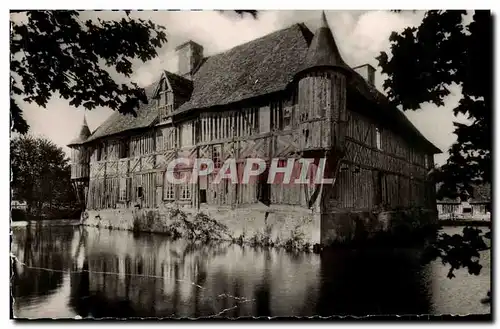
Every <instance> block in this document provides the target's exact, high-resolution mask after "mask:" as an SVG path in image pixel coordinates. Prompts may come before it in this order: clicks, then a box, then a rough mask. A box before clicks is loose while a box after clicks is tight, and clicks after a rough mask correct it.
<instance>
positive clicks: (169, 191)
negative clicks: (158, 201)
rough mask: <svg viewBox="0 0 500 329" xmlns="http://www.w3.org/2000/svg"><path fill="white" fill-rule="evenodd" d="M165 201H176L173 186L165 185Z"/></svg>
mask: <svg viewBox="0 0 500 329" xmlns="http://www.w3.org/2000/svg"><path fill="white" fill-rule="evenodd" d="M163 200H167V201H173V200H175V190H174V185H173V184H170V183H165V185H164V188H163Z"/></svg>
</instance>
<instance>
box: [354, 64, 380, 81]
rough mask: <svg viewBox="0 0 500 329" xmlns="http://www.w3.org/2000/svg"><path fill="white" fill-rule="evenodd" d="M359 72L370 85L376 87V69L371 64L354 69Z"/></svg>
mask: <svg viewBox="0 0 500 329" xmlns="http://www.w3.org/2000/svg"><path fill="white" fill-rule="evenodd" d="M353 69H354V71H356V72H358V73H359V74H360V75H361V76H362V77H363V78H364V79H365V80H366V81H367V82H368V83H369V84H370V85H372V86H375V71H376V70H375V68H374V67H373V66H371V65H370V64H363V65H360V66H356V67H355V68H353Z"/></svg>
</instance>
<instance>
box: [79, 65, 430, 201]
mask: <svg viewBox="0 0 500 329" xmlns="http://www.w3.org/2000/svg"><path fill="white" fill-rule="evenodd" d="M341 78H342V76H341V75H338V74H336V73H335V72H330V73H328V74H327V73H321V74H320V73H312V74H311V75H310V76H307V77H304V78H302V79H301V80H300V81H299V83H298V84H296V85H295V86H294V87H292V88H290V89H289V90H288V91H287V92H285V93H279V94H273V95H269V96H268V97H266V98H264V99H260V100H259V101H258V102H256V101H254V102H247V103H244V104H241V105H238V106H235V107H232V108H231V107H227V108H224V109H223V110H220V111H207V112H201V113H199V114H198V115H197V116H191V117H185V118H183V119H182V120H180V121H176V122H175V123H174V124H172V123H170V124H161V125H157V126H155V127H151V128H150V129H149V130H145V131H141V132H135V133H134V134H131V133H129V134H123V136H120V137H113V138H108V139H104V140H103V141H101V142H99V143H96V144H94V145H93V146H92V155H91V157H90V181H89V191H88V193H89V195H88V204H87V208H89V209H104V208H117V207H125V208H130V207H135V206H137V205H139V206H140V207H145V208H154V207H159V206H160V205H162V204H168V203H178V204H180V205H190V206H193V207H197V206H199V205H200V204H207V205H214V206H228V207H238V206H240V205H251V204H255V203H257V202H258V201H259V198H260V197H262V195H261V194H262V190H261V189H260V188H261V187H260V186H259V185H258V184H244V185H243V184H230V183H229V182H227V181H223V182H222V183H221V184H212V182H213V180H214V178H215V175H216V173H217V170H218V169H219V168H220V166H221V164H222V163H223V162H224V160H226V159H228V158H235V159H237V166H238V170H239V171H242V168H243V164H244V161H245V159H246V158H248V157H259V158H262V159H266V160H269V159H271V158H280V159H282V160H286V159H287V158H290V157H295V158H298V157H301V156H302V150H306V149H319V150H328V149H331V148H332V147H333V145H335V143H336V141H337V140H340V139H343V138H344V136H343V135H342V134H345V147H346V155H345V158H344V160H343V164H342V166H341V169H340V171H339V173H338V176H337V183H336V186H335V189H334V193H333V198H334V199H335V200H334V202H333V204H335V205H336V208H340V209H346V210H371V209H373V208H376V207H379V208H380V207H381V208H383V209H396V208H404V207H414V206H420V207H431V208H432V207H435V205H433V204H432V202H434V200H433V199H432V198H433V197H434V196H433V195H434V185H433V183H432V182H429V181H427V178H426V176H427V172H428V170H429V169H430V168H432V167H433V157H432V155H430V154H429V155H427V154H425V152H422V151H419V150H417V149H415V148H413V147H411V146H410V145H409V144H408V143H407V142H406V141H405V140H404V139H403V138H401V136H399V135H398V134H396V133H394V132H393V131H392V130H391V129H388V128H382V127H381V126H379V125H378V124H377V123H375V121H374V120H373V119H369V118H368V117H366V116H364V115H363V114H360V113H358V112H356V111H353V110H350V109H349V104H347V111H341V110H340V109H341V108H344V107H346V105H345V104H346V94H345V91H344V92H341V90H343V89H342V88H338V89H336V88H334V85H335V84H337V85H338V86H340V87H343V86H344V87H345V85H343V83H345V81H344V80H342V79H341ZM344 112H345V113H344ZM343 122H346V125H345V130H344V131H341V129H340V125H341V124H342V123H343ZM307 132H309V134H307ZM306 134H307V137H306ZM178 157H191V158H194V157H198V158H211V159H213V160H214V162H215V164H216V169H215V172H214V173H213V174H212V175H210V176H208V177H206V178H201V179H200V181H199V182H198V183H197V184H184V185H175V186H172V185H170V184H168V183H167V181H166V179H165V175H166V169H167V165H168V163H169V162H170V161H171V160H173V159H175V158H178ZM186 169H187V170H190V168H186ZM268 189H269V192H268V193H269V196H268V199H269V202H270V203H272V204H281V205H292V206H300V207H307V204H308V200H307V193H308V192H309V191H305V189H308V187H306V186H304V185H288V186H283V185H277V184H273V185H271V186H269V187H268Z"/></svg>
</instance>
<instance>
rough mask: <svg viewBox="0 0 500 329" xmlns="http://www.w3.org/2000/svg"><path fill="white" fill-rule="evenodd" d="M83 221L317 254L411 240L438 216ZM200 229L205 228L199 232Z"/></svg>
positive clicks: (224, 213) (240, 215) (161, 212)
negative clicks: (338, 247)
mask: <svg viewBox="0 0 500 329" xmlns="http://www.w3.org/2000/svg"><path fill="white" fill-rule="evenodd" d="M180 214H182V216H180ZM200 214H204V215H206V216H207V217H208V218H210V219H212V220H213V222H211V221H207V220H206V218H207V217H204V218H201V219H200V218H199V217H197V216H200ZM197 219H198V221H197ZM82 220H83V223H84V224H86V225H89V226H97V227H101V228H113V229H124V230H132V231H146V232H157V233H166V234H172V235H176V234H173V233H175V232H173V231H176V232H177V233H178V232H180V233H178V234H177V236H180V237H192V235H193V234H191V235H188V234H185V232H184V233H183V231H182V230H183V229H182V227H186V226H185V225H186V224H188V226H190V227H191V228H192V231H193V232H195V235H196V234H197V233H196V232H199V231H205V233H204V234H205V235H204V236H208V237H210V238H213V239H222V240H230V241H235V242H245V243H254V244H258V245H275V246H284V247H289V248H292V249H297V248H299V249H300V248H312V247H313V246H315V245H317V244H320V245H321V246H330V245H335V244H349V243H351V242H353V241H366V240H374V239H376V238H378V237H380V236H381V235H382V236H384V237H388V236H396V237H399V238H402V239H406V237H408V236H409V237H411V236H412V234H413V232H416V231H417V230H419V229H421V228H425V227H428V226H430V225H432V224H435V223H436V222H437V212H436V211H430V210H425V209H417V208H415V209H403V210H397V211H383V212H373V211H349V212H347V211H344V212H335V213H327V214H319V213H318V212H315V211H312V210H307V209H304V208H300V207H294V206H281V205H280V206H278V205H271V206H270V207H266V206H263V205H262V206H260V205H252V206H248V207H240V208H236V209H231V208H230V207H207V206H205V207H201V209H200V211H196V210H195V209H192V208H188V207H186V208H169V207H163V208H155V209H125V208H122V209H104V210H87V211H86V212H85V213H84V215H83V217H82ZM205 223H208V224H207V225H209V226H206V225H205ZM210 223H212V224H210ZM199 224H202V225H200V226H203V227H197V225H199ZM214 224H215V225H214ZM219 224H220V225H221V226H219ZM210 225H212V226H210ZM179 227H181V229H179ZM201 233H203V232H201ZM198 236H202V235H198Z"/></svg>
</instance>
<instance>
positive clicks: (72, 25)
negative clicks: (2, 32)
mask: <svg viewBox="0 0 500 329" xmlns="http://www.w3.org/2000/svg"><path fill="white" fill-rule="evenodd" d="M25 14H26V16H27V17H26V19H25V20H20V21H19V22H14V21H11V38H10V48H11V65H10V67H11V117H12V120H13V130H14V131H18V132H20V133H25V132H27V130H28V128H29V127H28V125H27V123H26V121H25V120H24V118H23V116H22V110H21V108H20V107H19V104H18V103H17V102H16V100H15V99H14V98H13V96H14V95H19V96H21V97H22V99H23V100H24V101H26V102H28V103H32V102H34V103H36V104H37V105H39V106H41V107H45V106H46V105H47V102H48V101H49V99H50V98H51V96H52V95H53V94H54V93H56V92H57V93H59V95H60V96H61V97H62V98H64V99H67V100H70V104H71V105H74V106H76V107H78V106H80V105H82V106H84V107H85V108H86V109H89V110H91V109H93V108H95V107H98V106H103V107H108V108H111V109H113V110H118V111H120V112H121V113H132V114H135V111H136V110H137V109H138V108H139V106H140V102H142V103H146V102H147V98H146V94H145V92H144V89H143V88H140V87H138V86H137V85H136V84H134V83H131V84H126V83H117V82H116V81H115V80H114V79H113V78H112V77H111V75H110V73H109V71H110V69H113V70H115V71H116V72H117V73H118V74H121V75H123V76H125V77H130V76H131V74H132V72H133V68H132V60H134V59H140V60H141V61H147V60H150V59H153V58H154V57H156V56H157V55H158V53H157V49H158V48H159V47H161V46H162V45H163V44H164V43H165V42H166V41H167V38H166V34H165V32H164V27H162V26H159V25H157V24H154V23H153V22H151V21H145V20H142V19H131V18H129V17H128V16H127V17H126V18H122V19H121V20H119V21H104V20H101V19H98V20H97V21H96V22H94V21H92V20H86V21H81V20H80V18H79V17H80V13H79V12H78V11H76V10H57V11H38V10H30V11H26V12H25Z"/></svg>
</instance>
